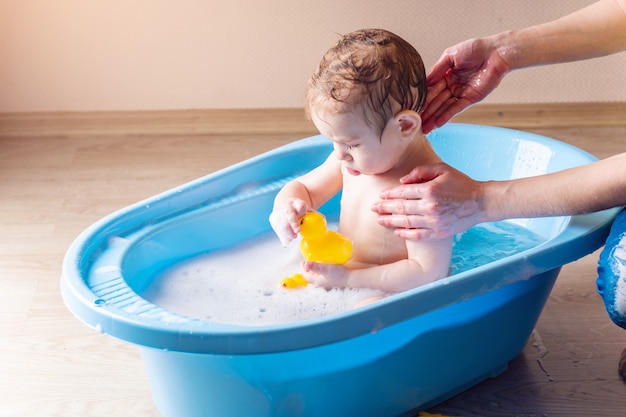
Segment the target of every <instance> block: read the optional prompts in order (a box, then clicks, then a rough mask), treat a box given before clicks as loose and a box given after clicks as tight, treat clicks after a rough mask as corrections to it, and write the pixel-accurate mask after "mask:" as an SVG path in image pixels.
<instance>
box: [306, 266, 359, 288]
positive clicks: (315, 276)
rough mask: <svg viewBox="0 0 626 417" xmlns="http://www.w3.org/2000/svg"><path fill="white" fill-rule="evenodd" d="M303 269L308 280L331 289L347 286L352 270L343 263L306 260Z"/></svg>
mask: <svg viewBox="0 0 626 417" xmlns="http://www.w3.org/2000/svg"><path fill="white" fill-rule="evenodd" d="M302 269H303V270H304V277H305V278H306V280H307V281H308V282H310V283H313V284H315V285H316V286H318V287H323V288H326V289H331V288H345V287H346V286H347V283H348V273H349V272H350V270H349V269H347V268H346V267H345V266H343V265H338V264H323V263H317V262H311V261H304V262H302Z"/></svg>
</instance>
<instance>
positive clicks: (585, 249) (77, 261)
mask: <svg viewBox="0 0 626 417" xmlns="http://www.w3.org/2000/svg"><path fill="white" fill-rule="evenodd" d="M448 126H449V127H448V128H450V129H457V130H467V129H470V130H476V129H478V130H480V131H481V132H485V131H486V132H491V133H494V132H495V133H506V132H507V131H510V130H511V129H504V128H497V127H486V126H478V125H460V124H449V125H448ZM444 128H445V127H444ZM442 129H443V128H442ZM514 132H515V134H516V135H517V136H522V137H525V138H528V139H531V140H540V141H542V142H550V143H552V142H558V143H559V144H560V145H559V146H561V145H565V146H567V147H569V148H572V149H573V150H575V151H576V152H577V153H583V154H586V155H588V158H589V161H588V162H591V161H593V160H595V159H596V158H595V157H593V156H591V155H589V154H588V153H586V152H584V151H582V150H580V149H579V148H576V147H574V146H572V145H568V144H564V143H563V142H560V141H556V140H555V139H551V138H547V137H544V136H540V135H536V134H532V133H528V132H521V131H517V130H515V131H514ZM320 141H324V142H326V139H324V138H322V137H321V136H319V135H318V136H313V137H310V138H305V139H302V140H299V141H296V142H294V143H291V144H288V145H285V146H282V147H279V148H276V149H273V150H271V151H268V152H265V153H263V154H261V155H258V156H255V157H253V158H250V159H247V160H245V161H242V162H240V163H238V164H235V165H232V166H231V167H228V168H225V169H223V170H220V171H217V172H214V173H211V174H208V175H206V176H204V177H201V178H199V179H197V180H194V181H191V182H188V183H186V184H183V185H181V186H180V187H176V188H174V189H171V190H168V191H165V192H163V193H161V194H158V195H156V196H152V197H149V198H147V199H145V200H142V201H140V202H138V203H135V204H133V205H130V206H128V207H126V208H123V209H121V210H118V211H116V212H114V213H112V214H110V215H108V216H106V217H104V218H103V219H101V220H99V221H98V222H96V223H94V224H93V225H92V226H90V227H88V228H87V229H86V230H85V231H84V232H82V233H81V234H80V235H79V236H78V237H77V238H76V239H75V240H74V242H73V243H72V244H71V246H70V248H69V249H68V251H67V253H66V256H65V258H64V262H63V268H62V279H61V289H62V296H63V299H64V301H65V303H66V305H67V306H68V308H69V309H70V310H71V311H72V312H73V313H74V314H75V315H76V316H77V317H78V318H79V319H80V320H82V321H83V322H85V323H86V324H87V325H89V326H90V327H93V328H95V329H96V330H99V331H101V332H102V333H106V334H109V335H111V336H114V337H116V338H119V339H122V340H125V341H128V342H131V343H135V344H138V345H142V346H147V347H153V348H158V349H167V350H175V351H184V352H194V353H224V354H250V353H270V352H279V351H289V350H297V349H305V348H311V347H315V346H319V345H325V344H329V343H335V342H339V341H343V340H346V339H350V338H354V337H358V336H361V335H364V334H367V333H371V332H375V331H378V330H379V329H381V328H383V327H387V326H391V325H393V324H394V323H396V322H399V321H404V320H408V319H410V318H412V317H415V316H417V315H420V314H424V313H427V312H429V311H432V310H434V309H438V308H444V307H446V306H448V305H451V304H454V303H458V302H462V301H463V300H464V299H466V298H467V297H472V296H475V295H480V294H484V293H486V292H489V291H494V290H497V289H498V288H501V287H502V286H504V285H508V284H512V283H514V282H516V281H519V280H520V279H515V278H510V279H505V280H503V279H502V276H503V274H504V273H505V272H506V271H509V270H510V269H511V267H513V266H515V265H516V264H517V263H518V262H520V260H523V261H524V265H527V266H528V268H530V269H531V270H530V271H529V270H526V271H525V272H526V274H525V276H526V277H527V278H528V277H530V276H534V275H536V274H539V273H542V272H545V271H548V270H551V269H554V268H557V267H560V266H561V265H563V264H566V263H569V262H572V261H574V260H576V259H578V258H580V257H582V256H584V255H586V254H588V253H591V252H592V251H594V250H595V249H597V248H598V247H600V246H601V245H602V244H604V240H605V239H606V236H607V235H608V231H609V228H610V225H611V222H612V219H613V217H614V216H615V215H616V214H617V213H618V211H619V208H615V209H610V210H605V211H601V212H597V213H591V214H586V215H579V216H571V218H570V221H569V222H568V224H567V225H566V226H565V228H564V229H563V230H562V231H561V232H560V233H558V234H557V235H556V236H555V237H554V238H552V239H549V240H548V241H546V242H544V243H542V244H540V245H538V246H536V247H533V248H531V249H528V250H526V251H523V252H520V253H518V254H515V255H513V256H510V257H507V258H504V259H501V260H499V261H495V262H492V263H489V264H487V265H483V266H480V267H478V268H475V269H472V270H471V271H465V272H461V273H459V274H455V275H452V276H450V277H447V278H444V279H443V280H440V281H438V282H436V283H433V284H428V285H426V286H423V287H419V288H416V289H413V290H409V291H406V292H404V293H401V294H396V295H393V296H392V297H390V298H388V299H385V300H382V301H380V302H378V303H376V304H373V305H370V306H366V307H363V308H361V309H358V310H352V311H348V312H344V313H340V314H337V315H332V316H328V317H321V318H317V319H311V320H306V321H299V322H294V323H285V324H278V325H267V326H238V325H231V324H222V323H215V322H208V321H204V320H199V319H193V318H189V317H185V316H182V315H178V314H176V313H171V315H170V317H171V320H167V321H164V320H162V319H160V318H158V317H157V318H154V319H150V318H141V319H139V317H137V316H136V315H134V314H130V313H127V312H125V311H121V310H120V309H116V308H115V307H111V306H108V305H107V304H106V302H101V298H100V297H97V296H95V294H94V293H93V291H92V290H91V288H90V287H89V286H88V285H87V283H86V282H85V280H84V279H83V277H82V271H81V267H80V265H81V263H82V262H83V261H84V258H85V256H86V254H87V255H88V254H93V253H95V252H96V251H97V249H94V248H92V247H94V246H99V245H100V244H101V242H102V238H100V239H96V240H92V239H91V238H92V237H93V236H102V235H106V232H107V230H110V229H111V227H112V224H117V223H116V221H117V222H118V223H120V222H121V223H124V224H127V223H128V224H132V220H133V218H134V215H137V212H138V211H141V210H144V208H145V207H146V205H156V204H158V203H159V202H160V201H161V200H163V199H165V198H166V197H168V196H170V195H171V194H172V193H174V194H175V193H177V192H179V191H181V190H183V189H185V190H189V189H193V188H195V187H196V186H199V185H200V184H202V183H205V182H207V181H210V180H211V179H212V178H213V177H215V176H216V175H227V174H228V172H231V171H234V170H237V169H239V168H240V167H241V166H243V165H244V164H251V163H252V164H254V163H257V162H259V161H263V160H264V159H266V158H270V157H272V155H275V154H276V153H278V152H284V151H286V150H297V149H298V147H300V146H308V144H311V143H313V144H315V143H318V142H320ZM127 217H128V218H127ZM546 246H549V247H548V248H546ZM556 254H559V256H556ZM105 301H106V300H105ZM407 312H409V313H407ZM261 333H262V337H261V336H260V334H261ZM285 335H288V337H285Z"/></svg>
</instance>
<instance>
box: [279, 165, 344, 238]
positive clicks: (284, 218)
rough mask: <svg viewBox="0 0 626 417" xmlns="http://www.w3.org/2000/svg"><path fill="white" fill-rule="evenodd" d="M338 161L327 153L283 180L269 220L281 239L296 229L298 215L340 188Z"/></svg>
mask: <svg viewBox="0 0 626 417" xmlns="http://www.w3.org/2000/svg"><path fill="white" fill-rule="evenodd" d="M341 186H342V179H341V163H340V162H339V160H337V158H336V157H335V156H334V153H331V154H330V156H329V157H328V158H327V159H326V161H324V163H322V164H321V165H320V166H318V167H317V168H315V169H314V170H312V171H310V172H308V173H306V174H304V175H302V176H301V177H298V178H296V179H295V180H293V181H290V182H289V183H287V184H286V185H285V186H284V187H283V188H282V189H281V190H280V191H279V192H278V194H277V195H276V198H275V199H274V208H273V210H272V213H271V214H270V224H271V225H272V228H273V229H274V231H275V232H276V234H277V235H278V237H279V239H280V240H281V243H282V244H283V245H286V244H287V242H289V241H290V240H292V239H294V238H295V237H296V236H297V235H298V233H299V232H300V218H301V217H302V216H304V215H305V214H306V213H307V212H308V211H312V210H316V209H317V208H319V207H320V206H321V205H322V204H324V203H325V202H326V201H327V200H329V199H330V198H331V197H332V196H334V195H335V194H337V193H338V192H339V190H341Z"/></svg>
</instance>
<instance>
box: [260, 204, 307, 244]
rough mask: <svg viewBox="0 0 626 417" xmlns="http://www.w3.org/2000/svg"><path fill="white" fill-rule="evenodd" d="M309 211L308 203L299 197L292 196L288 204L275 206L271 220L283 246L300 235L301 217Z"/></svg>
mask: <svg viewBox="0 0 626 417" xmlns="http://www.w3.org/2000/svg"><path fill="white" fill-rule="evenodd" d="M307 211H309V207H308V205H307V203H306V202H305V201H303V200H301V199H299V198H291V199H289V200H288V201H287V202H286V204H283V205H281V206H280V207H274V211H272V213H271V214H270V219H269V220H270V224H271V225H272V229H274V232H275V233H276V236H278V239H280V243H281V244H282V245H283V246H287V244H288V243H289V242H290V241H291V240H293V239H295V238H296V237H297V236H298V233H300V218H301V217H302V216H304V215H305V214H306V213H307Z"/></svg>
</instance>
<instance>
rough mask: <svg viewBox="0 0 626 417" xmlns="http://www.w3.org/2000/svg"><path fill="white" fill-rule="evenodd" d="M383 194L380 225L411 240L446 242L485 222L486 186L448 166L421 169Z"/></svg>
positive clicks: (377, 208) (378, 209)
mask: <svg viewBox="0 0 626 417" xmlns="http://www.w3.org/2000/svg"><path fill="white" fill-rule="evenodd" d="M400 182H401V183H402V184H403V185H400V186H397V187H393V188H390V189H387V190H385V191H383V192H382V193H381V194H380V197H381V199H382V200H381V201H378V202H376V203H374V205H373V206H372V210H373V211H374V212H376V213H378V214H379V217H378V223H379V224H380V225H382V226H385V227H396V228H397V229H396V230H395V234H396V235H397V236H400V237H403V238H405V239H409V240H428V239H442V238H446V237H450V236H453V235H454V234H456V233H460V232H462V231H464V230H467V229H469V228H470V227H472V226H474V225H475V224H477V223H481V222H483V221H485V220H486V219H485V213H484V211H483V192H484V190H483V183H481V182H479V181H474V180H473V179H471V178H470V177H468V176H467V175H465V174H463V173H462V172H460V171H457V170H456V169H454V168H452V167H450V166H449V165H447V164H445V163H438V164H432V165H423V166H418V167H417V168H415V169H413V171H411V173H409V174H408V175H407V176H405V177H403V178H402V179H401V180H400Z"/></svg>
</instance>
